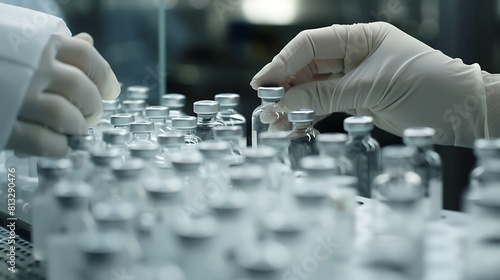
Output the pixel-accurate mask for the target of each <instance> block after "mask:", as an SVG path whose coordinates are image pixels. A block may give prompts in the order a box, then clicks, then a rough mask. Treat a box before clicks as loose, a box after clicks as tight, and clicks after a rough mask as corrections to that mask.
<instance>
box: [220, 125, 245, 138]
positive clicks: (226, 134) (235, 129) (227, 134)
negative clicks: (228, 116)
mask: <svg viewBox="0 0 500 280" xmlns="http://www.w3.org/2000/svg"><path fill="white" fill-rule="evenodd" d="M214 137H215V139H221V140H239V139H241V138H243V128H242V127H241V126H218V127H215V128H214Z"/></svg>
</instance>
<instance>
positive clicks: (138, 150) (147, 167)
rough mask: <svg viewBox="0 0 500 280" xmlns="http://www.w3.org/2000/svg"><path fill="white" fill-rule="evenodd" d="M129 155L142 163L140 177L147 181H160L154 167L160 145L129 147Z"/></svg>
mask: <svg viewBox="0 0 500 280" xmlns="http://www.w3.org/2000/svg"><path fill="white" fill-rule="evenodd" d="M129 151H130V155H131V156H132V157H133V158H140V159H142V160H143V161H144V170H143V172H142V173H141V174H140V176H141V177H144V178H148V179H151V180H152V179H160V177H161V174H160V170H159V168H158V166H157V165H156V156H158V154H159V153H160V145H158V144H157V143H151V144H138V145H133V146H130V147H129Z"/></svg>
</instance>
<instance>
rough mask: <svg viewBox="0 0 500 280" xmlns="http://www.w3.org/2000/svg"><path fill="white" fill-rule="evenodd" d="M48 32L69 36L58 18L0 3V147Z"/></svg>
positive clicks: (48, 34) (19, 105)
mask: <svg viewBox="0 0 500 280" xmlns="http://www.w3.org/2000/svg"><path fill="white" fill-rule="evenodd" d="M52 34H60V35H64V36H71V33H70V31H69V29H68V28H67V27H66V24H65V23H64V21H63V20H62V19H60V18H57V17H54V16H51V15H48V14H44V13H40V12H36V11H33V10H29V9H24V8H19V7H15V6H10V5H6V4H1V3H0V149H3V148H4V147H5V145H6V143H7V140H8V138H9V135H10V132H11V130H12V127H13V125H14V122H15V121H16V118H17V114H18V111H19V109H20V107H21V104H22V102H23V100H24V96H25V95H26V91H27V90H28V87H29V85H30V83H31V80H32V78H33V76H34V73H35V72H36V70H37V68H38V64H39V62H40V58H41V55H42V52H43V50H44V48H45V46H46V45H47V43H48V41H49V39H50V36H51V35H52Z"/></svg>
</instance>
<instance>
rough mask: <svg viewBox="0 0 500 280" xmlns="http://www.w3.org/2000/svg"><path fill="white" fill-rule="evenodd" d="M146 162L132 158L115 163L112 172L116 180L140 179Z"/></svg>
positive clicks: (112, 164)
mask: <svg viewBox="0 0 500 280" xmlns="http://www.w3.org/2000/svg"><path fill="white" fill-rule="evenodd" d="M144 167H145V163H144V160H142V159H140V158H131V159H127V160H126V161H121V160H117V161H113V162H112V163H111V170H112V171H113V174H114V175H115V176H116V178H120V179H122V178H123V179H126V178H138V177H140V175H141V173H142V171H143V170H144Z"/></svg>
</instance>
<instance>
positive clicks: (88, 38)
mask: <svg viewBox="0 0 500 280" xmlns="http://www.w3.org/2000/svg"><path fill="white" fill-rule="evenodd" d="M75 38H78V39H80V40H83V41H85V42H87V43H89V44H91V45H94V38H92V35H90V34H89V33H86V32H82V33H79V34H77V35H75Z"/></svg>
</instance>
